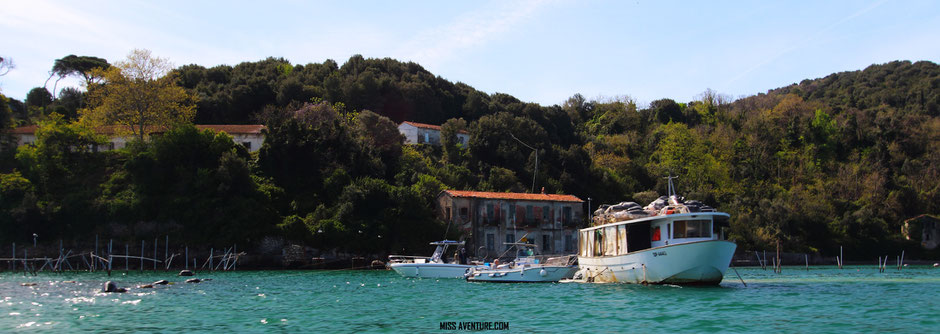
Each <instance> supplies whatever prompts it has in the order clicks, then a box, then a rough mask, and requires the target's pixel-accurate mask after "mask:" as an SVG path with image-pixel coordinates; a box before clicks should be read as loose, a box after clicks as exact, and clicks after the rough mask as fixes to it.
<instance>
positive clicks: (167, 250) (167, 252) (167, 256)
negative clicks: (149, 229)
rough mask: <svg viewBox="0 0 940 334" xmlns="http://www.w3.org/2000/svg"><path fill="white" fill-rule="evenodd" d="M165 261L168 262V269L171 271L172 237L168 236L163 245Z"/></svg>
mask: <svg viewBox="0 0 940 334" xmlns="http://www.w3.org/2000/svg"><path fill="white" fill-rule="evenodd" d="M163 261H166V269H165V270H164V271H167V270H170V236H169V235H167V236H166V242H164V243H163Z"/></svg>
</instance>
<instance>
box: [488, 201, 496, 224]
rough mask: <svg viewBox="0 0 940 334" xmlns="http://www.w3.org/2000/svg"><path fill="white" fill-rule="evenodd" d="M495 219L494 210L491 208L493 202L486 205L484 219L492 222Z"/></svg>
mask: <svg viewBox="0 0 940 334" xmlns="http://www.w3.org/2000/svg"><path fill="white" fill-rule="evenodd" d="M495 220H496V211H495V209H493V203H489V204H487V205H486V221H487V222H493V221H495Z"/></svg>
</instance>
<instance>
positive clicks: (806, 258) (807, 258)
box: [803, 254, 809, 271]
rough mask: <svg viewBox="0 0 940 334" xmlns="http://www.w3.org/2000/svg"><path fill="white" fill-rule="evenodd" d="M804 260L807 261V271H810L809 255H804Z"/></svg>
mask: <svg viewBox="0 0 940 334" xmlns="http://www.w3.org/2000/svg"><path fill="white" fill-rule="evenodd" d="M803 258H804V259H805V260H806V271H809V254H803Z"/></svg>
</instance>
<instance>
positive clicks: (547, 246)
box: [542, 234, 552, 254]
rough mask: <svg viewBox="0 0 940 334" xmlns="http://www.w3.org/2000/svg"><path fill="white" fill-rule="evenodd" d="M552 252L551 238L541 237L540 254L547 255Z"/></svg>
mask: <svg viewBox="0 0 940 334" xmlns="http://www.w3.org/2000/svg"><path fill="white" fill-rule="evenodd" d="M551 250H552V236H550V235H547V234H546V235H542V252H543V253H542V254H548V252H550V251H551Z"/></svg>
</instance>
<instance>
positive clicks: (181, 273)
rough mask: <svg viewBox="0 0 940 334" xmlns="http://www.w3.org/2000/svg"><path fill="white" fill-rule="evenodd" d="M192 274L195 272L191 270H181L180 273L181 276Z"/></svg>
mask: <svg viewBox="0 0 940 334" xmlns="http://www.w3.org/2000/svg"><path fill="white" fill-rule="evenodd" d="M192 275H193V272H192V271H189V270H182V271H180V274H179V276H192Z"/></svg>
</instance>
